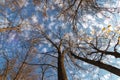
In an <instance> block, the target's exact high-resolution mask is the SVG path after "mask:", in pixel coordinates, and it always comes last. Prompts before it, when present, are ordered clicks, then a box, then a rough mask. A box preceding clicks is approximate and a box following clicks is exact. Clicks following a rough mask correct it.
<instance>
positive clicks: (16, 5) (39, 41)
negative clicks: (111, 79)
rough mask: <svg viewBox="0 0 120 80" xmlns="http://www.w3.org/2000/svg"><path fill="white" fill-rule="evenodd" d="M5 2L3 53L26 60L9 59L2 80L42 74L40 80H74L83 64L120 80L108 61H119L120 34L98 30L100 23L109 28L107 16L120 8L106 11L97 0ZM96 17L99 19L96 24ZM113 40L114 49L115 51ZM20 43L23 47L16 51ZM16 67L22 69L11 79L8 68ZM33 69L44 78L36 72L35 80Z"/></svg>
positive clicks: (2, 31) (2, 30) (3, 11)
mask: <svg viewBox="0 0 120 80" xmlns="http://www.w3.org/2000/svg"><path fill="white" fill-rule="evenodd" d="M5 2H6V3H4V2H2V4H1V8H0V10H1V12H0V13H1V18H2V20H1V29H0V32H1V43H2V49H1V50H3V51H7V53H6V54H7V55H8V54H9V55H10V56H12V55H11V54H10V53H12V54H13V52H15V53H18V52H19V55H17V58H18V57H20V56H21V57H24V58H22V59H20V60H17V58H16V57H15V58H14V57H13V56H12V57H10V56H9V58H12V59H7V58H5V59H6V69H5V70H3V72H4V73H6V74H5V75H3V76H4V77H3V78H4V79H5V78H6V79H7V78H11V79H14V80H18V79H22V78H24V79H30V78H29V76H27V73H28V75H32V78H31V79H35V78H36V80H37V79H38V76H39V75H40V74H42V76H40V77H39V78H40V79H42V80H44V79H52V80H53V79H57V78H58V80H68V79H71V78H70V76H69V75H71V74H69V70H70V69H71V67H72V68H76V69H77V70H78V69H82V70H83V68H84V67H83V65H80V63H81V64H82V62H81V61H84V62H86V63H89V64H92V65H95V66H97V67H99V68H102V69H105V70H107V71H109V72H111V73H114V74H116V75H118V76H120V73H119V72H120V71H119V68H117V67H115V66H114V65H113V64H111V63H109V61H107V60H106V58H107V56H108V55H111V56H114V57H115V58H119V56H120V55H119V51H118V50H117V48H118V46H119V37H118V36H119V31H117V30H113V31H112V30H111V29H110V28H111V27H110V25H108V24H107V25H108V27H107V28H103V29H101V28H100V27H97V26H96V24H97V23H98V22H99V20H100V18H101V17H102V18H104V20H103V21H104V22H106V21H105V19H106V18H108V19H111V18H109V15H112V14H117V13H116V11H117V10H118V9H117V8H111V7H104V6H103V5H101V3H100V1H96V0H49V1H48V0H32V1H29V0H28V1H26V2H25V1H24V0H10V1H7V0H5ZM116 2H117V1H116ZM105 3H107V2H104V4H105ZM9 14H10V15H9ZM88 14H89V15H88ZM106 14H109V15H106ZM56 15H57V16H56ZM93 15H95V16H98V17H96V18H95V20H93ZM85 16H87V18H88V19H87V18H86V17H85ZM54 17H56V18H54ZM99 17H100V18H99ZM97 19H99V20H97ZM108 19H107V20H108ZM91 21H93V22H94V23H95V24H93V23H92V22H91ZM87 24H88V25H90V24H91V26H88V25H87ZM98 24H100V23H98ZM101 24H102V21H101ZM103 25H104V24H103ZM6 26H7V27H6ZM87 26H88V28H87ZM88 31H89V32H88ZM107 36H109V37H107ZM116 36H117V37H116ZM7 40H8V42H7ZM114 40H115V41H116V43H113V44H115V45H114V46H112V47H111V43H112V41H114ZM18 43H19V46H16V45H17V44H18ZM3 44H5V47H4V46H3ZM10 45H13V46H12V47H10ZM24 45H25V46H24ZM6 46H7V47H6ZM15 46H16V47H15ZM13 47H15V49H14V48H13ZM101 48H102V49H101ZM109 49H111V51H110V50H109ZM112 49H113V50H112ZM6 54H5V55H4V56H6ZM15 55H16V54H15ZM4 56H3V57H4ZM14 59H15V60H14ZM79 60H81V61H79ZM105 60H106V61H105ZM14 61H16V64H17V65H18V64H19V63H20V65H19V66H17V67H16V66H15V67H16V68H17V70H14V69H12V70H11V71H12V72H13V71H14V73H12V74H11V73H8V66H9V65H8V64H11V63H14ZM17 61H18V62H17ZM21 61H22V62H21ZM4 62H5V61H4ZM31 66H32V67H31ZM35 68H37V70H38V71H39V70H40V73H39V74H37V72H36V75H33V73H32V71H35V70H36V69H35ZM22 70H23V71H22ZM50 71H51V73H50ZM73 73H75V72H74V71H73ZM13 74H14V75H13ZM9 75H11V76H9ZM56 75H58V77H57V76H56ZM78 75H79V74H78ZM50 77H51V78H50Z"/></svg>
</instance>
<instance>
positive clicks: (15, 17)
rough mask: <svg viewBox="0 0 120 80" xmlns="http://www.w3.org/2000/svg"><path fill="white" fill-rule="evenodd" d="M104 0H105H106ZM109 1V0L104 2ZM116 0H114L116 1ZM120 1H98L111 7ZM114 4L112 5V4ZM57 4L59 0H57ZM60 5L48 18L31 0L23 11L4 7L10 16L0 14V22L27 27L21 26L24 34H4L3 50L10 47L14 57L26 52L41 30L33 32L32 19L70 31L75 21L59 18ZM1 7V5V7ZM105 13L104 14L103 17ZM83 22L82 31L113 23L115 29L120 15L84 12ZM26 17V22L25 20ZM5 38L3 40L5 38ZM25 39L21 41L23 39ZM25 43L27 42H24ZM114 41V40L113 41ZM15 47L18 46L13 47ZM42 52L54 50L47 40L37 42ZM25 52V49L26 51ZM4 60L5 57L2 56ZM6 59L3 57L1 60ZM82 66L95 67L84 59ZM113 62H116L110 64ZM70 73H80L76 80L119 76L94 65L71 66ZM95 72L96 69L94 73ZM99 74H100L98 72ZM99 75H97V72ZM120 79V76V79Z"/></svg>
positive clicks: (2, 34)
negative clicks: (20, 24)
mask: <svg viewBox="0 0 120 80" xmlns="http://www.w3.org/2000/svg"><path fill="white" fill-rule="evenodd" d="M102 1H103V2H102ZM104 1H106V3H105V2H104ZM112 1H113V2H112ZM117 1H119V0H111V1H110V0H100V1H98V3H100V4H99V5H102V6H107V7H117V8H118V7H120V5H119V4H118V3H120V2H117ZM110 3H111V4H110ZM56 5H57V3H56ZM56 5H54V6H52V7H53V8H52V9H51V10H49V9H47V17H44V16H43V13H42V7H41V6H35V5H34V4H33V3H31V2H27V3H26V5H25V6H24V7H23V9H22V10H15V11H12V10H11V9H10V8H4V11H3V12H5V13H6V17H3V15H2V14H0V22H2V23H4V22H5V23H7V22H9V21H11V22H12V24H11V26H13V27H15V26H16V25H18V24H19V23H22V24H23V25H25V24H26V26H25V27H24V28H23V29H21V31H22V33H16V32H14V31H12V32H11V33H10V34H9V33H0V35H1V36H0V44H2V47H0V48H1V50H4V49H5V50H7V51H8V54H9V55H10V56H11V54H12V52H11V50H13V51H14V52H15V51H16V50H18V51H20V52H22V49H23V48H22V44H23V45H26V46H29V42H27V40H29V39H30V38H32V36H34V37H36V36H38V35H36V34H38V33H36V34H35V35H34V34H33V33H34V31H33V30H32V29H33V28H34V27H33V26H29V24H30V23H29V22H31V23H32V24H36V23H37V24H40V25H41V26H42V27H43V28H44V29H48V30H52V31H53V32H55V33H57V30H58V28H59V27H60V26H62V28H63V29H64V31H63V34H61V35H62V36H64V34H70V33H71V32H70V31H71V28H70V27H69V26H71V24H68V23H65V24H64V23H63V22H64V21H62V18H61V19H59V20H58V19H56V15H57V14H58V12H59V10H58V9H57V8H56V7H55V6H56ZM0 9H1V8H0ZM103 15H104V16H103ZM6 18H7V19H8V21H7V20H6ZM3 19H4V20H3ZM81 19H82V21H80V23H78V24H77V25H78V26H79V29H80V30H82V32H86V33H88V32H89V33H90V32H91V31H92V30H94V29H97V30H98V31H99V30H102V28H104V27H107V26H108V25H109V24H110V25H112V28H115V27H118V28H119V25H120V22H119V21H120V14H119V13H113V14H111V13H109V12H104V11H103V12H102V11H101V12H99V13H96V14H94V15H93V14H92V13H90V14H84V15H83V16H81ZM21 20H23V21H21ZM6 25H7V24H5V25H4V24H3V25H1V26H0V27H1V28H3V27H6ZM48 35H49V36H51V37H53V34H51V32H48ZM2 38H3V39H2ZM20 38H21V39H23V40H22V41H21V39H20ZM52 39H53V40H54V41H56V42H57V41H58V39H54V37H53V38H52ZM24 43H25V44H24ZM113 43H114V42H113ZM13 47H15V48H13ZM36 47H37V48H38V47H39V48H38V49H39V50H40V51H41V52H46V51H48V50H52V48H51V45H48V44H47V42H46V43H45V44H43V45H37V46H36ZM23 52H24V51H23ZM1 59H2V58H1ZM1 61H2V60H1ZM111 61H113V63H114V64H115V63H116V62H119V60H114V58H113V59H112V60H111ZM79 64H80V65H81V66H83V67H84V68H88V67H94V66H92V65H89V64H86V63H84V62H79ZM110 64H112V63H110ZM118 67H120V65H118ZM67 71H68V72H67V73H68V77H69V78H71V74H76V75H75V76H74V77H75V79H76V80H79V78H82V79H83V80H89V79H90V78H92V77H93V75H94V76H95V77H96V78H95V80H97V77H98V75H99V76H100V80H116V79H118V76H116V75H114V74H110V73H109V72H107V71H105V70H102V69H98V68H96V67H94V69H90V70H88V72H87V71H81V70H74V68H72V69H71V72H70V71H69V70H67ZM91 71H93V72H91ZM97 73H98V74H97ZM96 74H97V75H96ZM118 80H119V79H118Z"/></svg>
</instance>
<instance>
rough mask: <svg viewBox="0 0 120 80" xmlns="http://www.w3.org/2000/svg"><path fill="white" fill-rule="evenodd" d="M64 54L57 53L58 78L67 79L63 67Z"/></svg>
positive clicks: (60, 79)
mask: <svg viewBox="0 0 120 80" xmlns="http://www.w3.org/2000/svg"><path fill="white" fill-rule="evenodd" d="M64 55H65V54H59V55H58V80H68V79H67V74H66V70H65V67H64Z"/></svg>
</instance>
